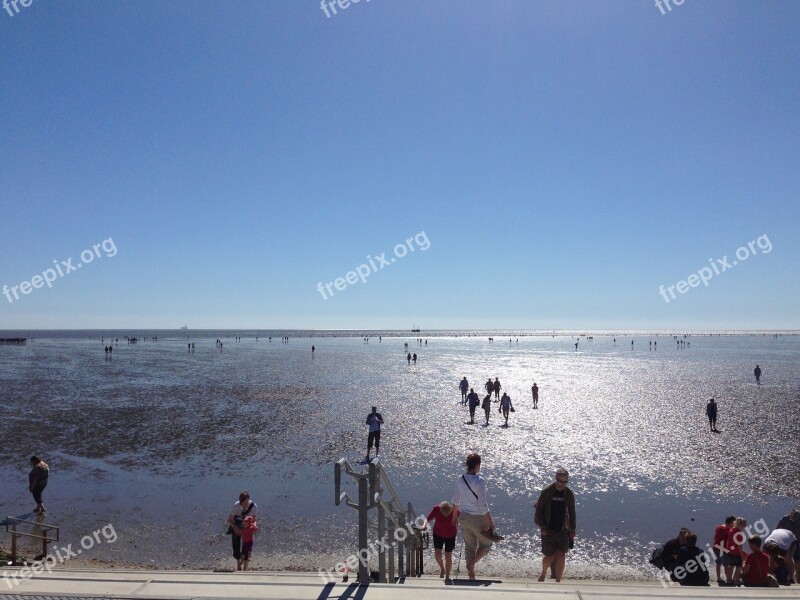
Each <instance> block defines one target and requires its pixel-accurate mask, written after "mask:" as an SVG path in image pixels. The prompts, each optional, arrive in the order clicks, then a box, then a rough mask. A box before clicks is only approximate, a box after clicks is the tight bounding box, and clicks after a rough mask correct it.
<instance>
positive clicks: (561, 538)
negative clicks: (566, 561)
mask: <svg viewBox="0 0 800 600" xmlns="http://www.w3.org/2000/svg"><path fill="white" fill-rule="evenodd" d="M556 551H558V552H563V553H564V554H566V553H567V552H569V533H568V532H566V531H548V532H547V535H543V536H542V554H544V555H545V556H553V554H555V553H556Z"/></svg>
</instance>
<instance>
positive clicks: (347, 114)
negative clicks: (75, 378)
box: [0, 0, 800, 329]
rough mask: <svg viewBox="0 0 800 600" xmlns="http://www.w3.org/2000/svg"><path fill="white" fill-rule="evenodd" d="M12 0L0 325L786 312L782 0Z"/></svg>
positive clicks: (590, 320)
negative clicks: (709, 273)
mask: <svg viewBox="0 0 800 600" xmlns="http://www.w3.org/2000/svg"><path fill="white" fill-rule="evenodd" d="M18 6H19V5H18ZM19 9H20V10H19V13H18V14H14V16H9V14H8V13H7V12H6V11H5V10H2V11H0V36H1V37H2V47H3V53H2V60H1V61H0V82H2V83H0V85H2V100H3V102H2V117H0V119H1V124H0V132H1V133H0V151H1V152H2V156H3V158H4V160H3V161H2V163H0V209H2V212H1V213H0V214H2V220H0V228H2V229H1V231H2V235H0V285H6V286H9V290H10V288H11V287H12V286H15V285H16V286H19V285H20V283H21V282H23V281H29V282H30V281H31V280H32V278H33V277H34V276H36V275H37V274H39V275H41V273H42V272H43V271H45V270H46V269H48V268H50V267H52V266H53V260H57V261H62V260H67V259H69V258H70V257H72V258H73V261H74V262H79V256H80V253H81V251H83V250H85V249H87V248H89V249H90V248H91V247H92V246H93V245H94V244H96V243H100V242H102V241H103V240H107V239H108V238H112V240H113V242H114V245H115V247H116V249H117V253H116V255H114V256H112V257H109V256H106V255H105V254H103V255H102V257H101V258H95V260H93V261H92V262H91V264H86V265H83V267H81V269H80V270H75V271H73V272H71V273H69V274H65V275H64V276H63V277H58V278H57V279H56V280H55V281H54V282H53V283H52V287H46V286H44V287H40V288H36V289H33V287H31V288H27V289H28V292H29V293H28V294H22V293H21V288H18V291H17V296H18V298H14V295H13V292H12V291H9V292H8V294H9V296H10V297H11V298H12V299H13V301H12V302H8V300H7V297H6V296H0V328H6V329H11V328H86V327H97V328H111V327H120V328H125V327H156V328H157V327H165V328H172V327H178V326H180V325H183V324H184V323H186V324H188V325H189V326H190V327H197V328H200V327H232V328H235V327H254V328H255V327H263V328H273V327H275V328H278V327H303V328H379V327H387V328H389V327H398V328H406V327H408V326H409V325H411V324H412V323H417V324H421V325H422V327H423V328H428V329H431V328H439V327H441V328H447V327H466V328H469V327H520V328H522V327H532V328H557V327H576V328H582V327H585V328H590V327H594V328H604V327H608V328H623V327H632V328H636V327H643V328H666V329H675V328H800V316H799V315H798V311H797V308H796V307H797V306H798V305H800V298H799V296H800V271H799V269H798V260H797V259H798V256H800V252H798V250H800V244H799V243H798V233H797V224H798V222H800V219H799V218H798V217H800V214H798V213H799V212H800V210H798V206H800V203H798V193H799V192H798V190H800V169H798V166H799V165H800V113H799V112H798V106H800V35H798V33H797V32H798V31H800V5H798V4H797V3H792V2H759V3H755V2H701V1H699V0H685V1H684V3H683V4H682V5H679V6H674V5H673V9H672V10H671V11H670V12H667V13H666V14H663V15H662V14H661V12H660V10H659V9H658V8H657V7H656V6H655V5H654V4H653V2H651V1H650V0H641V1H621V0H619V1H617V0H615V1H613V2H611V1H609V2H569V1H558V2H556V1H550V2H535V1H500V2H457V1H455V0H453V1H450V0H448V1H434V0H424V1H422V0H406V1H402V2H401V1H398V0H371V1H369V2H367V1H366V0H362V1H361V2H359V3H358V4H351V5H350V6H349V7H348V8H347V9H345V10H341V9H339V10H338V14H336V15H332V16H331V17H326V16H325V13H324V12H323V11H322V10H321V9H320V4H319V2H316V1H314V0H309V1H306V0H285V1H280V2H278V1H275V2H273V1H266V0H265V1H259V2H240V1H231V2H152V1H149V0H145V1H142V0H137V1H136V2H128V1H115V2H97V1H86V2H59V3H56V2H49V1H45V0H33V2H32V4H31V5H30V6H28V7H22V6H19ZM11 10H12V12H13V10H14V9H13V7H12V8H11ZM422 231H424V232H425V235H426V236H427V239H428V240H429V242H430V247H429V248H428V249H427V250H425V251H420V250H419V249H417V250H416V251H415V252H412V253H409V254H408V255H407V256H405V257H403V258H402V259H397V261H396V262H394V263H391V264H390V266H388V267H385V268H383V269H381V270H379V271H378V272H373V273H371V274H370V276H369V278H368V279H367V280H366V282H365V283H363V282H361V281H359V282H358V283H356V284H352V285H347V287H346V288H345V289H344V290H343V291H340V290H336V289H335V288H334V291H335V294H334V295H333V296H332V297H328V299H327V300H325V299H323V297H322V294H321V293H320V292H319V291H318V290H317V284H318V282H322V283H323V284H325V283H328V282H334V281H335V280H336V278H337V277H345V276H346V274H347V272H348V271H351V270H353V269H355V268H356V267H358V265H360V264H362V263H366V262H367V261H366V257H367V255H370V256H372V257H375V256H376V255H379V254H380V253H382V252H387V256H392V249H393V248H394V247H395V245H396V244H399V243H403V242H404V240H406V239H408V238H411V237H413V236H414V235H415V234H417V233H419V232H422ZM762 235H766V236H768V239H769V241H770V243H771V247H772V251H771V252H769V253H763V252H761V251H760V250H759V252H758V253H754V254H753V255H751V256H750V257H749V258H748V259H747V260H746V261H743V262H741V263H740V264H737V265H736V266H735V267H732V268H730V269H729V270H727V271H725V272H723V273H720V274H719V275H715V276H714V277H713V278H712V279H711V280H710V281H709V284H708V286H703V285H702V284H701V285H699V286H698V287H696V288H690V289H689V290H688V291H687V292H686V293H685V294H678V295H677V296H676V299H674V300H671V301H670V302H669V303H667V302H665V301H664V299H663V297H662V296H661V295H660V294H659V286H660V285H664V286H669V285H675V284H676V283H677V282H678V281H679V280H683V279H686V278H687V276H688V275H690V274H691V273H696V272H697V271H698V270H700V269H702V268H703V267H706V266H708V265H709V262H708V261H709V259H710V258H713V259H722V258H723V257H724V256H725V255H727V256H728V257H729V260H733V259H734V256H733V255H734V254H735V252H736V249H737V248H739V247H740V246H743V245H744V246H746V245H747V243H748V242H750V241H751V240H755V239H756V238H758V237H759V236H762ZM755 248H758V246H755ZM34 283H36V282H34ZM38 283H40V284H41V282H38Z"/></svg>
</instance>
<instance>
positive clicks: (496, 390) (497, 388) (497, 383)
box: [492, 377, 503, 400]
mask: <svg viewBox="0 0 800 600" xmlns="http://www.w3.org/2000/svg"><path fill="white" fill-rule="evenodd" d="M501 387H503V386H501V385H500V380H499V379H498V378H497V377H495V378H494V383H493V384H492V389H493V390H494V399H495V400H499V399H500V388H501Z"/></svg>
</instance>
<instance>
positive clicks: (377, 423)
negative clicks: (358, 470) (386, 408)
mask: <svg viewBox="0 0 800 600" xmlns="http://www.w3.org/2000/svg"><path fill="white" fill-rule="evenodd" d="M362 414H363V413H362ZM367 425H369V436H368V437H367V460H369V453H370V450H372V444H373V443H374V444H375V456H378V453H379V452H380V451H381V425H383V417H382V416H381V413H379V412H378V408H377V407H376V406H373V407H372V412H371V413H369V414H368V415H367Z"/></svg>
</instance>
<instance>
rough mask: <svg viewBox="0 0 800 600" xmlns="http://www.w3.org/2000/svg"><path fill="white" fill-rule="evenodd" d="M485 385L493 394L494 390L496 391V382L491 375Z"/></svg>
mask: <svg viewBox="0 0 800 600" xmlns="http://www.w3.org/2000/svg"><path fill="white" fill-rule="evenodd" d="M483 387H485V388H486V393H487V394H489V395H490V396H491V395H492V392H493V391H494V384H493V383H492V378H491V377H489V379H487V380H486V385H484V386H483Z"/></svg>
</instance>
